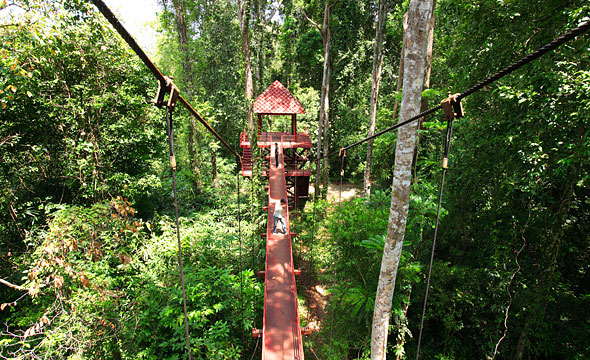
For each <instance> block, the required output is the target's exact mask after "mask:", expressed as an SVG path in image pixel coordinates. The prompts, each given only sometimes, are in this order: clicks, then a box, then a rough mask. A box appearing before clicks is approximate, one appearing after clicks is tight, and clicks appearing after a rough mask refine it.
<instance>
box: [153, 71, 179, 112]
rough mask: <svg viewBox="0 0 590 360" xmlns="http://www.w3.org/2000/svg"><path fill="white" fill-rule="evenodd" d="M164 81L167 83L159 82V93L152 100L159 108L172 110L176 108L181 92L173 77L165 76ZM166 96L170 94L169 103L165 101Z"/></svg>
mask: <svg viewBox="0 0 590 360" xmlns="http://www.w3.org/2000/svg"><path fill="white" fill-rule="evenodd" d="M164 79H165V82H164V81H161V80H160V81H158V91H157V92H156V97H155V98H154V99H153V100H152V103H153V104H154V105H155V106H157V107H158V108H162V107H163V106H166V107H167V108H169V109H171V110H172V109H174V108H175V107H176V102H177V101H178V97H179V96H180V91H179V90H178V87H176V84H174V81H173V80H174V77H173V76H170V77H167V76H164ZM166 94H169V96H168V101H164V98H165V97H166Z"/></svg>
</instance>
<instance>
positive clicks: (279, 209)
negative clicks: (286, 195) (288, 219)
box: [272, 199, 287, 234]
mask: <svg viewBox="0 0 590 360" xmlns="http://www.w3.org/2000/svg"><path fill="white" fill-rule="evenodd" d="M285 205H287V200H285V199H281V201H280V202H277V203H276V204H275V212H274V214H273V217H274V225H273V227H272V233H273V234H276V233H277V222H279V221H280V222H281V225H282V226H283V234H286V233H287V228H286V227H285V218H284V217H283V207H284V206H285Z"/></svg>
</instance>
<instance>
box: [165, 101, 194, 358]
mask: <svg viewBox="0 0 590 360" xmlns="http://www.w3.org/2000/svg"><path fill="white" fill-rule="evenodd" d="M166 130H167V132H168V143H169V145H170V168H171V170H172V188H173V190H174V212H175V215H176V239H177V240H178V265H179V267H180V283H181V285H182V306H183V310H184V328H185V332H186V351H187V354H188V360H191V342H190V335H189V329H188V315H187V310H186V290H185V286H184V264H183V261H182V243H181V242H180V226H179V221H178V194H177V191H176V158H175V156H174V129H173V126H172V109H170V108H168V107H166Z"/></svg>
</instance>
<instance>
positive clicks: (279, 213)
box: [274, 201, 283, 217]
mask: <svg viewBox="0 0 590 360" xmlns="http://www.w3.org/2000/svg"><path fill="white" fill-rule="evenodd" d="M279 216H283V207H282V206H281V202H280V201H277V203H276V205H275V212H274V217H279Z"/></svg>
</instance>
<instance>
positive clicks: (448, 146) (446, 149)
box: [416, 119, 453, 360]
mask: <svg viewBox="0 0 590 360" xmlns="http://www.w3.org/2000/svg"><path fill="white" fill-rule="evenodd" d="M452 136H453V119H451V120H448V121H447V132H446V136H445V142H444V144H443V147H444V158H443V171H442V179H441V182H440V191H439V195H438V207H437V209H436V223H435V226H434V239H433V240H432V250H431V252H430V265H429V266H428V277H427V281H426V292H425V294H424V306H423V308H422V320H421V321H420V334H419V335H418V348H417V350H416V360H418V358H419V357H420V345H421V343H422V330H423V328H424V316H425V314H426V305H427V303H428V290H429V288H430V278H431V275H432V264H433V262H434V250H435V249H436V239H437V236H438V225H439V220H440V209H441V207H442V197H443V190H444V186H445V175H446V174H447V164H448V159H449V152H450V149H451V137H452Z"/></svg>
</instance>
